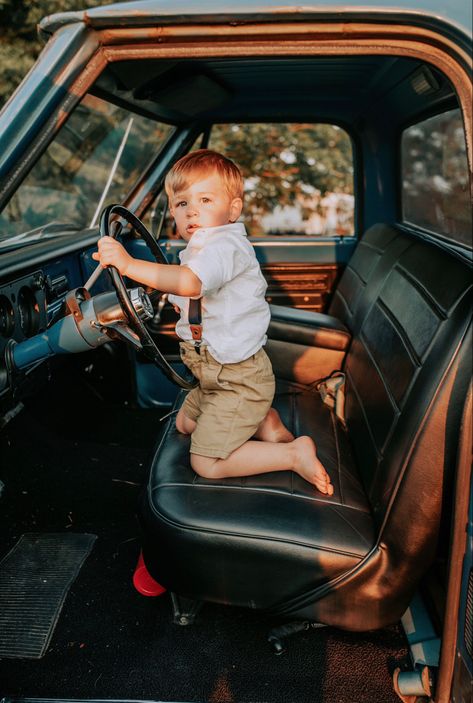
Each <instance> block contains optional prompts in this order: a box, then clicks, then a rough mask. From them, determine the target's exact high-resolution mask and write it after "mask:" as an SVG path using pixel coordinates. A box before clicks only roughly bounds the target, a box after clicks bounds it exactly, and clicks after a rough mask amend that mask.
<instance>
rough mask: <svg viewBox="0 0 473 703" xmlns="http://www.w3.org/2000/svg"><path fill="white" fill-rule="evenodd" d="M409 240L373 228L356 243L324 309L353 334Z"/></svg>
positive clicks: (383, 228) (396, 232) (386, 227)
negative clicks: (326, 307)
mask: <svg viewBox="0 0 473 703" xmlns="http://www.w3.org/2000/svg"><path fill="white" fill-rule="evenodd" d="M409 245H410V240H409V239H408V238H407V237H406V236H405V235H404V234H402V233H401V232H400V231H399V230H398V229H397V228H395V227H393V226H391V225H386V224H382V223H380V224H376V225H373V226H372V227H370V229H368V230H367V231H366V233H365V234H364V235H363V238H362V239H361V240H360V242H359V243H358V246H357V247H356V249H355V252H354V254H353V256H352V257H351V259H350V261H349V263H348V265H347V267H346V269H345V271H344V272H343V276H342V277H341V279H340V282H339V284H338V286H337V288H336V290H335V292H334V296H333V299H332V302H331V304H330V307H329V309H328V313H329V315H332V316H333V317H336V318H337V319H339V320H340V321H341V322H343V324H344V325H345V326H346V327H347V328H348V329H349V330H350V332H351V333H352V335H353V334H355V333H356V332H357V330H358V329H359V327H360V325H361V324H362V322H363V320H364V317H365V315H366V312H367V310H368V309H369V308H370V307H371V305H372V304H373V301H374V299H375V298H376V295H377V294H378V293H379V290H380V287H381V286H382V285H383V283H384V280H385V278H386V275H387V274H388V273H389V271H390V270H391V268H392V267H393V265H394V263H395V262H396V260H397V258H398V256H399V254H400V253H401V252H402V251H403V250H404V249H405V248H406V247H407V246H409Z"/></svg>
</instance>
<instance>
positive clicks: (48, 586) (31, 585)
mask: <svg viewBox="0 0 473 703" xmlns="http://www.w3.org/2000/svg"><path fill="white" fill-rule="evenodd" d="M95 539H96V537H95V535H87V534H74V533H70V532H69V533H65V534H35V533H32V534H24V535H22V536H21V537H20V539H19V540H18V542H17V543H16V544H15V546H14V547H13V549H12V550H11V551H10V552H9V553H8V554H7V555H6V556H5V557H4V558H3V559H2V561H1V562H0V657H15V658H17V657H20V658H27V659H39V658H40V657H42V656H43V654H44V653H45V651H46V649H47V647H48V645H49V642H50V640H51V636H52V634H53V631H54V627H55V625H56V623H57V620H58V617H59V614H60V612H61V609H62V606H63V603H64V600H65V598H66V595H67V592H68V590H69V587H70V585H71V584H72V582H73V581H74V579H75V578H76V576H77V574H78V573H79V569H80V567H81V566H82V564H83V562H84V560H85V558H86V557H87V556H88V554H89V553H90V550H91V549H92V546H93V544H94V541H95Z"/></svg>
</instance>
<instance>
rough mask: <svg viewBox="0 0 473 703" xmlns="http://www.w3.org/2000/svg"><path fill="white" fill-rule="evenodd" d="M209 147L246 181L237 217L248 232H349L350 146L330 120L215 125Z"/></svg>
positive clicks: (351, 214)
mask: <svg viewBox="0 0 473 703" xmlns="http://www.w3.org/2000/svg"><path fill="white" fill-rule="evenodd" d="M209 148H210V149H215V150H216V151H219V152H221V153H223V154H225V156H228V157H229V158H230V159H232V160H233V161H235V162H236V163H237V164H238V165H239V167H240V168H241V170H242V172H243V176H244V179H245V199H244V206H243V215H242V221H243V222H244V223H245V225H246V229H247V231H248V233H249V234H250V235H251V236H254V237H255V236H256V237H259V236H274V235H282V236H288V235H297V236H301V235H302V236H305V235H309V236H345V235H348V236H350V235H353V234H354V190H353V150H352V143H351V139H350V137H349V135H348V134H347V133H346V132H345V131H344V130H343V129H341V128H340V127H337V126H335V125H330V124H307V123H306V124H299V123H298V124H288V123H271V124H267V123H261V124H219V125H214V126H213V128H212V131H211V134H210V141H209Z"/></svg>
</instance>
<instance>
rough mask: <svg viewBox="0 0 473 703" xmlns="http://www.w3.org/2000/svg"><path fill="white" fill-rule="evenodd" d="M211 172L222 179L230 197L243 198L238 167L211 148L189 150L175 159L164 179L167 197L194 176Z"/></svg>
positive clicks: (182, 188) (183, 186)
mask: <svg viewBox="0 0 473 703" xmlns="http://www.w3.org/2000/svg"><path fill="white" fill-rule="evenodd" d="M213 172H216V173H217V174H218V175H219V176H220V178H221V179H222V181H223V183H224V186H225V188H226V190H227V192H228V194H229V196H230V198H232V199H233V198H242V199H243V176H242V174H241V171H240V169H239V168H238V166H237V165H236V164H234V163H233V161H230V159H227V157H226V156H223V154H219V153H218V152H217V151H212V150H211V149H198V150H197V151H191V152H190V153H189V154H186V155H185V156H183V157H182V159H179V161H176V163H175V164H174V166H173V167H172V168H171V170H170V171H169V173H168V174H167V176H166V180H165V181H164V187H165V189H166V193H167V196H168V198H170V197H171V196H172V195H173V194H174V193H178V192H180V191H182V190H185V188H186V187H187V186H188V185H189V183H190V182H191V181H193V180H195V178H196V176H198V175H199V176H207V175H209V174H211V173H213Z"/></svg>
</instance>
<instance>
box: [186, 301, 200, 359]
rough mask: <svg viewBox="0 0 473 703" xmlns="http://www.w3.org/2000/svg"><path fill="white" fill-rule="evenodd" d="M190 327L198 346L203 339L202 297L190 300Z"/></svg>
mask: <svg viewBox="0 0 473 703" xmlns="http://www.w3.org/2000/svg"><path fill="white" fill-rule="evenodd" d="M189 327H190V329H191V334H192V339H193V340H194V342H195V346H196V347H200V343H201V341H202V304H201V299H200V298H197V299H196V298H191V299H190V300H189Z"/></svg>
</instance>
